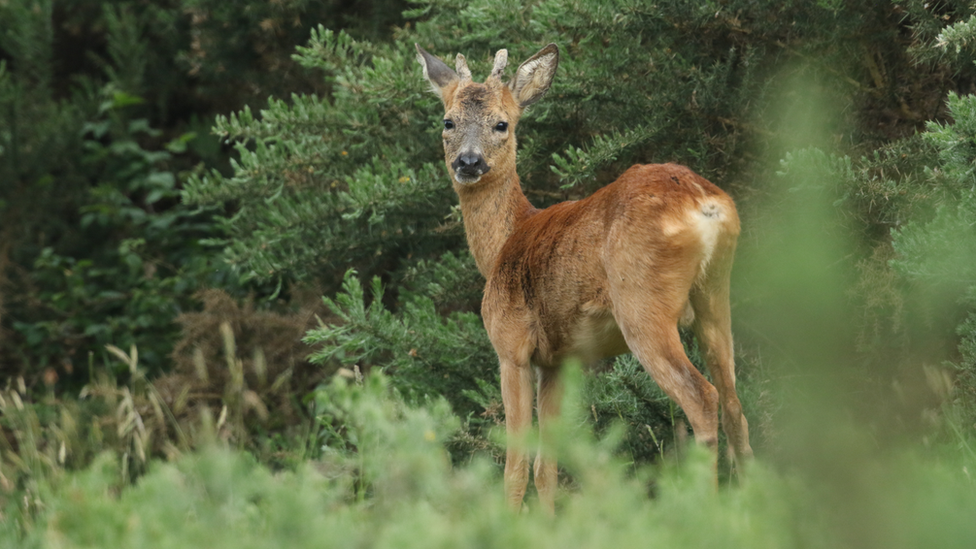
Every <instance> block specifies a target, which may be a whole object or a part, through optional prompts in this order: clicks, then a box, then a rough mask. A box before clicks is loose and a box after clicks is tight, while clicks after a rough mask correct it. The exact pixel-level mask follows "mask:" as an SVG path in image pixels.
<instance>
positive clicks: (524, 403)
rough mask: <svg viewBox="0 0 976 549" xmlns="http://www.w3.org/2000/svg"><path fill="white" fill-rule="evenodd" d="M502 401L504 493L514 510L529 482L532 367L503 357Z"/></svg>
mask: <svg viewBox="0 0 976 549" xmlns="http://www.w3.org/2000/svg"><path fill="white" fill-rule="evenodd" d="M501 379H502V404H503V405H504V406H505V431H506V434H507V438H508V441H507V443H508V452H507V455H506V458H505V496H506V498H507V499H508V503H509V505H510V506H511V507H512V509H514V510H516V511H517V510H519V509H521V507H522V499H523V498H524V497H525V488H526V485H527V484H528V482H529V459H528V454H527V453H526V451H525V435H526V433H527V432H528V430H529V427H531V426H532V367H531V366H530V365H529V364H528V363H527V362H526V363H524V364H517V363H515V362H514V361H511V360H506V359H501Z"/></svg>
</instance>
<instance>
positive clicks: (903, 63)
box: [0, 0, 976, 547]
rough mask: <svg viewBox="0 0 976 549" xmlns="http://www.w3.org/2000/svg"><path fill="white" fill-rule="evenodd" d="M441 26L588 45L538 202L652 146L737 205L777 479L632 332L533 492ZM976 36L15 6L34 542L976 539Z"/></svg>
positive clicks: (551, 7)
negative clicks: (644, 357) (486, 281)
mask: <svg viewBox="0 0 976 549" xmlns="http://www.w3.org/2000/svg"><path fill="white" fill-rule="evenodd" d="M415 42H416V43H419V44H421V45H422V46H424V48H425V49H427V50H428V51H430V52H432V53H434V54H436V55H440V56H441V57H442V58H449V57H453V55H454V54H455V53H457V52H459V51H460V52H463V53H465V55H466V56H467V58H468V61H469V64H470V65H471V67H472V69H473V71H474V73H475V76H476V78H483V77H484V76H485V75H486V74H487V72H488V70H489V67H490V62H491V59H492V55H493V53H494V52H495V50H497V49H498V48H501V47H506V48H508V49H509V52H510V58H511V59H512V60H513V64H514V63H516V62H517V61H520V60H522V59H525V58H526V57H528V56H529V55H531V54H532V53H534V52H535V51H537V50H538V49H539V48H540V47H541V46H542V45H544V44H546V43H548V42H556V43H557V44H558V45H559V46H560V48H561V62H560V67H559V70H558V72H557V75H556V80H555V83H554V85H553V88H552V89H551V90H550V92H549V94H548V95H547V96H546V98H544V99H543V100H542V101H540V102H539V103H537V104H536V105H533V106H532V107H531V108H530V110H528V111H527V112H526V116H525V118H523V121H522V123H521V124H520V127H519V144H520V158H519V172H520V175H521V177H522V181H523V185H524V187H525V190H526V193H527V195H528V196H529V197H530V199H531V200H532V201H533V202H534V203H535V204H536V205H537V206H545V205H548V204H551V203H554V202H556V201H559V200H566V199H574V198H578V197H581V196H585V195H587V194H589V193H591V192H593V190H595V189H596V188H599V187H600V186H601V185H603V184H606V183H607V182H609V181H611V180H612V179H613V178H614V177H615V175H616V174H618V173H620V172H621V171H622V170H623V169H625V168H626V167H627V166H629V165H630V164H632V163H634V162H665V161H674V162H680V163H683V164H686V165H689V166H691V167H692V168H694V169H695V170H697V171H699V172H700V173H702V174H703V175H705V176H706V177H708V178H709V179H711V180H712V181H714V182H715V183H717V184H719V185H720V186H722V187H723V188H725V189H726V190H727V191H729V193H730V194H732V196H733V197H734V198H735V199H736V201H737V203H738V205H739V208H740V214H741V217H742V219H743V235H742V238H741V240H740V248H739V253H738V259H737V266H736V270H735V273H734V280H733V322H734V332H735V334H736V338H737V339H736V352H737V356H738V360H737V361H738V374H739V382H738V385H739V390H740V396H741V398H742V400H743V404H744V407H745V413H746V415H747V417H748V418H749V420H750V424H751V427H752V436H753V447H754V448H755V449H756V453H757V456H758V458H757V461H756V463H755V464H754V465H753V467H752V468H751V470H750V474H749V475H748V476H747V477H745V478H727V477H728V474H727V467H726V464H725V463H724V462H723V464H722V477H723V480H722V487H721V489H720V491H719V493H718V494H715V493H714V492H713V491H712V490H711V488H710V487H709V483H708V480H707V478H708V474H707V466H706V465H705V460H704V458H703V457H702V456H701V455H700V453H699V452H698V451H697V450H696V449H695V448H693V447H686V446H685V444H684V441H685V439H686V438H687V429H686V427H685V424H684V422H683V421H682V416H681V412H680V410H678V409H676V408H675V407H674V406H673V405H672V404H671V403H670V402H669V401H668V400H667V399H666V398H665V397H664V396H663V395H662V394H661V392H660V391H659V390H658V389H657V388H656V387H655V386H654V384H653V383H652V382H651V381H650V380H649V378H648V376H647V375H646V374H644V372H643V371H642V369H641V367H640V365H639V364H637V363H636V361H634V360H633V358H632V357H629V356H624V357H620V358H619V359H617V360H616V361H613V362H612V363H607V364H602V365H598V366H597V367H595V368H593V369H591V370H588V371H586V372H582V373H580V374H579V375H576V376H574V379H575V380H576V381H575V382H574V390H572V391H570V393H571V396H570V402H569V403H568V404H567V408H568V409H569V410H571V411H572V413H571V414H570V417H569V418H567V420H566V425H565V426H564V428H565V431H566V433H565V436H564V437H563V440H562V442H561V443H560V445H561V451H560V455H561V456H563V457H564V459H563V462H564V470H563V474H562V476H561V485H562V489H561V494H560V499H559V501H558V503H557V505H558V515H559V516H558V517H557V519H556V520H555V521H550V520H548V519H544V518H543V517H537V516H535V514H534V513H530V514H529V515H528V516H526V517H523V519H524V520H519V521H515V522H513V519H512V517H511V516H510V514H508V512H507V511H506V510H505V509H504V505H503V503H502V498H501V492H502V491H501V487H500V474H499V471H500V469H499V463H500V460H501V456H502V454H501V452H500V448H501V447H502V445H503V444H504V441H503V440H501V438H500V432H501V429H500V428H499V425H500V424H501V422H502V421H503V419H504V413H503V411H502V410H501V405H500V397H499V393H498V388H497V387H498V384H497V373H496V369H497V368H496V363H495V358H494V354H493V352H492V351H491V348H490V346H489V345H488V342H487V338H486V336H485V334H484V330H483V328H482V326H481V321H480V318H479V316H478V306H479V303H480V286H481V284H482V283H483V281H482V280H481V278H480V275H479V274H478V273H477V271H476V270H475V268H474V265H473V261H472V259H471V257H470V255H469V254H468V253H467V251H466V248H465V244H464V238H463V233H462V229H461V225H460V219H459V217H458V216H459V213H458V211H457V209H456V208H455V207H454V205H455V204H456V198H455V197H454V195H453V192H452V191H451V189H450V186H449V182H448V179H447V176H446V175H445V173H444V168H443V163H442V159H441V151H440V139H439V132H440V129H439V127H440V124H439V122H440V116H441V114H442V110H441V106H440V104H439V102H438V101H437V98H436V97H435V96H433V95H432V94H431V93H430V91H429V89H428V85H427V84H426V82H425V81H424V79H423V78H422V75H421V74H420V69H419V67H418V65H417V64H416V62H415V60H414V56H415V53H414V48H413V44H414V43H415ZM974 59H976V8H974V7H973V6H972V5H970V3H968V2H962V1H942V2H922V1H920V0H908V1H892V2H870V1H848V2H838V1H832V0H818V1H812V0H806V1H804V0H793V1H790V2H770V1H765V0H762V1H746V0H728V1H720V2H686V1H669V2H658V3H647V2H639V1H631V0H616V1H612V2H606V1H602V0H584V1H569V0H552V1H545V2H530V3H523V2H509V1H507V0H501V1H499V0H491V1H488V0H485V1H474V2H457V1H453V0H431V1H423V2H416V3H410V4H405V3H401V2H397V1H393V0H386V1H379V0H377V1H374V2H368V3H360V2H356V3H350V2H338V1H328V2H314V3H313V2H308V1H307V0H281V1H277V2H271V3H261V2H250V1H248V2H242V3H232V4H226V3H218V2H210V1H208V0H173V1H170V2H162V3H159V2H157V3H138V2H131V1H113V2H72V3H67V2H56V1H54V0H14V1H11V2H2V3H0V221H2V222H0V375H2V376H3V377H4V379H5V380H6V382H5V383H4V386H3V387H2V390H0V427H2V430H0V540H3V541H2V543H3V545H4V546H8V545H9V546H51V545H56V546H98V547H104V546H122V545H152V546H160V547H165V546H171V545H172V546H176V545H181V546H186V545H188V544H191V545H202V544H204V543H206V544H209V545H213V546H220V545H221V544H223V545H228V546H230V545H231V544H233V545H234V546H241V545H247V544H250V545H253V546H262V547H263V546H267V545H289V546H296V547H301V546H311V545H313V544H314V545H315V546H321V545H323V544H326V545H327V544H334V545H336V546H349V545H350V544H363V545H365V544H369V545H371V546H372V545H376V546H397V547H401V546H404V545H410V544H420V543H423V544H424V545H425V546H429V545H438V544H440V545H448V544H450V545H457V544H471V543H475V542H476V541H477V542H478V543H481V544H484V545H491V546H494V545H498V546H502V545H504V546H506V547H508V546H512V545H513V544H526V545H527V544H533V545H542V546H546V545H547V544H548V545H552V546H556V545H557V544H558V545H559V546H565V545H567V544H570V542H572V543H571V544H573V545H590V546H611V545H615V544H631V545H633V544H635V543H653V542H658V540H660V541H659V543H660V544H661V545H665V544H667V545H673V544H674V543H679V544H685V545H688V546H700V545H703V544H705V543H711V544H716V543H717V544H721V545H734V546H748V547H756V546H770V547H774V546H775V547H781V546H800V545H802V546H816V547H819V546H824V547H828V546H829V547H837V546H851V547H873V546H886V547H890V546H906V547H909V546H918V545H922V544H924V545H931V546H948V547H952V546H963V544H968V543H971V540H972V539H974V537H976V536H974V534H976V532H974V530H973V522H972V520H971V518H972V516H973V513H974V511H976V481H974V479H973V475H974V474H976V223H974V220H976V96H974V95H972V94H973V93H974V92H976V90H974V89H973V87H974V84H976V66H974V63H973V61H974ZM509 72H511V70H510V71H509ZM211 128H212V130H211ZM323 297H324V300H323ZM686 343H687V346H688V349H689V354H690V355H691V356H692V357H693V359H695V360H697V352H696V349H695V345H694V341H693V339H692V338H690V337H689V338H687V339H686ZM532 506H533V505H532V501H531V498H530V503H529V507H530V510H531V508H532ZM652 540H653V541H652Z"/></svg>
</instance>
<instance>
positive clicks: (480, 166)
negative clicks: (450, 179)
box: [451, 152, 491, 184]
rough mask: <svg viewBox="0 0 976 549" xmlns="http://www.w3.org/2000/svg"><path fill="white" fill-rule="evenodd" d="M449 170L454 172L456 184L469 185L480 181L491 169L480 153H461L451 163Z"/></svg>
mask: <svg viewBox="0 0 976 549" xmlns="http://www.w3.org/2000/svg"><path fill="white" fill-rule="evenodd" d="M451 169H452V170H454V179H455V180H456V181H457V182H458V183H462V184H471V183H475V182H477V181H478V180H479V179H481V176H483V175H485V174H486V173H488V170H490V169H491V167H490V166H488V163H487V162H485V157H484V156H482V155H481V154H480V153H474V152H463V153H461V154H459V155H458V157H457V158H456V159H454V162H451Z"/></svg>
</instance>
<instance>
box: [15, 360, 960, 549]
mask: <svg viewBox="0 0 976 549" xmlns="http://www.w3.org/2000/svg"><path fill="white" fill-rule="evenodd" d="M573 377H574V378H575V380H574V381H573V382H572V384H571V386H573V385H575V386H576V387H578V385H579V377H580V376H579V375H578V374H577V375H576V376H573ZM574 393H578V391H571V396H570V398H574V397H573V396H572V394H574ZM318 398H320V399H322V400H323V401H326V402H328V403H329V404H328V405H329V406H330V407H331V408H332V409H333V411H339V410H342V411H343V412H344V413H345V414H348V417H349V418H350V422H349V433H348V436H349V439H350V440H354V441H355V442H356V445H357V448H356V451H355V452H350V451H345V450H341V449H335V450H334V451H332V452H327V453H326V454H325V457H324V458H323V459H322V460H320V461H316V462H311V461H310V462H306V463H304V464H302V465H301V466H299V467H297V468H296V469H295V470H291V471H283V472H272V471H271V470H269V469H268V468H267V467H265V466H263V465H261V464H258V463H257V462H256V461H255V460H254V459H253V458H251V457H249V456H248V455H247V454H245V453H242V452H239V451H235V450H232V449H228V448H226V447H221V446H220V445H219V444H217V443H214V444H212V445H211V446H209V447H207V448H205V449H203V450H200V451H197V452H194V453H190V454H186V455H184V456H182V457H181V458H178V459H176V460H174V461H172V462H169V463H164V462H159V461H157V462H154V463H153V464H152V465H151V466H150V468H149V471H148V472H147V473H146V474H145V475H144V476H142V477H141V478H140V479H139V480H138V481H137V482H136V483H135V484H134V485H130V486H126V487H125V488H123V489H120V486H121V484H120V471H119V468H118V465H117V464H118V460H117V459H115V457H114V456H112V455H109V454H104V455H102V456H100V457H99V458H97V459H96V460H95V461H94V463H93V464H92V465H91V466H90V467H88V468H87V469H86V470H83V471H80V472H75V473H70V474H66V475H64V476H61V477H57V478H53V479H49V480H42V481H41V486H40V489H39V490H38V493H37V497H38V498H39V499H40V500H42V502H43V503H42V504H40V505H38V506H36V507H33V508H32V509H33V510H32V511H31V512H30V513H24V512H23V508H24V507H23V506H20V505H10V506H8V508H7V509H5V510H4V513H5V516H4V520H3V521H2V522H0V546H2V547H156V548H166V547H181V548H183V547H208V548H212V549H217V548H220V547H293V548H301V547H397V548H408V547H500V548H501V547H504V548H510V547H553V548H557V547H558V548H564V547H638V546H651V547H709V546H712V547H748V548H762V547H825V548H826V547H860V548H870V547H888V548H898V547H906V548H907V547H943V548H946V547H972V543H973V541H974V540H976V520H973V517H976V482H974V479H973V472H974V471H976V455H974V453H973V452H972V448H974V445H976V441H974V440H973V439H972V438H958V439H956V440H954V441H951V442H949V443H946V444H940V445H931V446H929V447H928V448H914V449H901V450H895V451H891V452H885V453H877V452H866V451H863V447H864V444H862V443H861V442H859V441H861V440H864V439H866V438H867V437H868V435H867V433H865V432H863V431H862V430H860V429H859V428H858V427H857V426H855V425H853V424H851V423H847V424H844V425H835V426H834V427H833V428H832V429H830V431H831V432H832V433H833V436H832V438H829V439H824V440H821V441H820V442H821V449H822V454H823V455H822V456H821V458H822V459H823V460H826V461H833V462H835V463H837V464H840V463H843V465H844V467H843V468H835V469H829V468H821V469H819V470H817V469H814V468H811V467H810V466H808V465H807V464H806V463H804V462H800V463H798V464H795V465H794V464H788V463H780V464H771V463H769V462H767V461H766V460H763V459H759V460H757V461H756V462H755V463H753V464H752V466H751V468H750V470H749V474H748V477H747V478H746V479H744V480H742V481H741V482H740V483H737V485H734V486H725V487H723V488H721V489H720V490H719V491H718V492H716V491H715V490H714V488H713V487H712V484H711V480H710V478H711V477H710V466H709V457H708V455H707V453H706V452H705V451H704V450H702V449H700V448H697V447H694V446H693V447H690V448H689V449H688V450H687V451H686V452H684V455H683V456H682V457H681V459H680V460H678V461H675V460H672V459H666V460H663V462H662V463H660V464H658V465H657V466H655V467H654V468H653V469H643V470H639V471H637V472H636V473H634V472H633V470H632V469H631V468H630V467H629V466H628V465H626V464H625V463H624V462H623V461H622V460H621V459H620V458H619V457H617V456H615V454H614V452H613V450H614V447H615V444H616V442H617V441H619V434H620V433H619V432H617V433H616V434H613V433H612V434H610V435H609V436H608V437H606V438H604V439H602V440H596V439H594V437H593V436H592V435H590V434H589V432H588V428H587V427H586V426H584V425H582V424H581V423H580V422H579V418H578V417H575V418H574V417H573V416H572V414H571V415H570V417H569V418H568V419H567V422H566V426H565V431H564V433H563V437H562V441H561V450H560V452H561V454H560V455H561V456H562V458H563V461H562V463H563V465H564V466H565V468H566V471H567V472H568V473H569V474H570V475H571V476H572V478H573V479H574V482H573V483H572V487H564V489H563V490H562V491H561V496H560V499H559V502H558V509H557V516H556V517H555V518H550V517H547V516H545V515H544V514H543V513H541V512H537V510H536V509H534V502H533V501H532V500H531V499H530V500H529V505H528V507H529V508H528V510H527V511H526V512H524V513H522V514H521V515H518V516H516V515H515V514H513V513H512V512H511V511H509V510H508V509H507V507H506V506H505V503H504V501H503V498H502V486H501V478H500V475H498V472H497V469H496V468H495V467H494V465H493V464H491V463H489V462H487V461H483V460H478V459H475V460H474V461H472V462H470V463H467V464H463V465H460V466H452V465H451V463H450V460H449V457H448V453H447V450H446V449H445V445H444V444H445V441H446V439H447V438H448V437H449V436H450V435H451V433H452V432H453V430H454V429H456V427H457V419H456V418H455V417H454V416H453V415H452V414H451V413H450V411H449V409H448V408H447V406H446V405H445V403H444V402H443V401H440V402H436V403H431V404H430V405H429V406H425V407H418V408H414V407H410V406H408V405H406V404H404V403H403V401H402V400H401V399H399V398H397V396H396V395H395V394H393V395H391V394H390V392H389V390H388V387H387V383H386V381H385V379H384V378H382V377H380V376H370V377H367V378H366V379H365V380H364V382H363V383H362V384H356V383H351V384H350V383H346V382H345V381H344V380H337V381H336V382H334V383H333V384H332V385H331V386H329V387H328V388H325V389H323V390H322V391H321V392H320V394H319V395H318ZM571 405H573V406H575V407H576V409H578V410H581V414H582V413H583V412H585V410H583V408H582V406H581V405H580V404H579V403H578V402H576V403H571Z"/></svg>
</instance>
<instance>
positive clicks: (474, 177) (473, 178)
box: [454, 170, 488, 185]
mask: <svg viewBox="0 0 976 549" xmlns="http://www.w3.org/2000/svg"><path fill="white" fill-rule="evenodd" d="M487 171H488V170H485V172H487ZM482 175H484V172H481V171H466V170H456V171H455V172H454V180H455V181H457V182H458V183H460V184H462V185H473V184H475V183H477V182H478V181H480V180H481V176H482Z"/></svg>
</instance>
